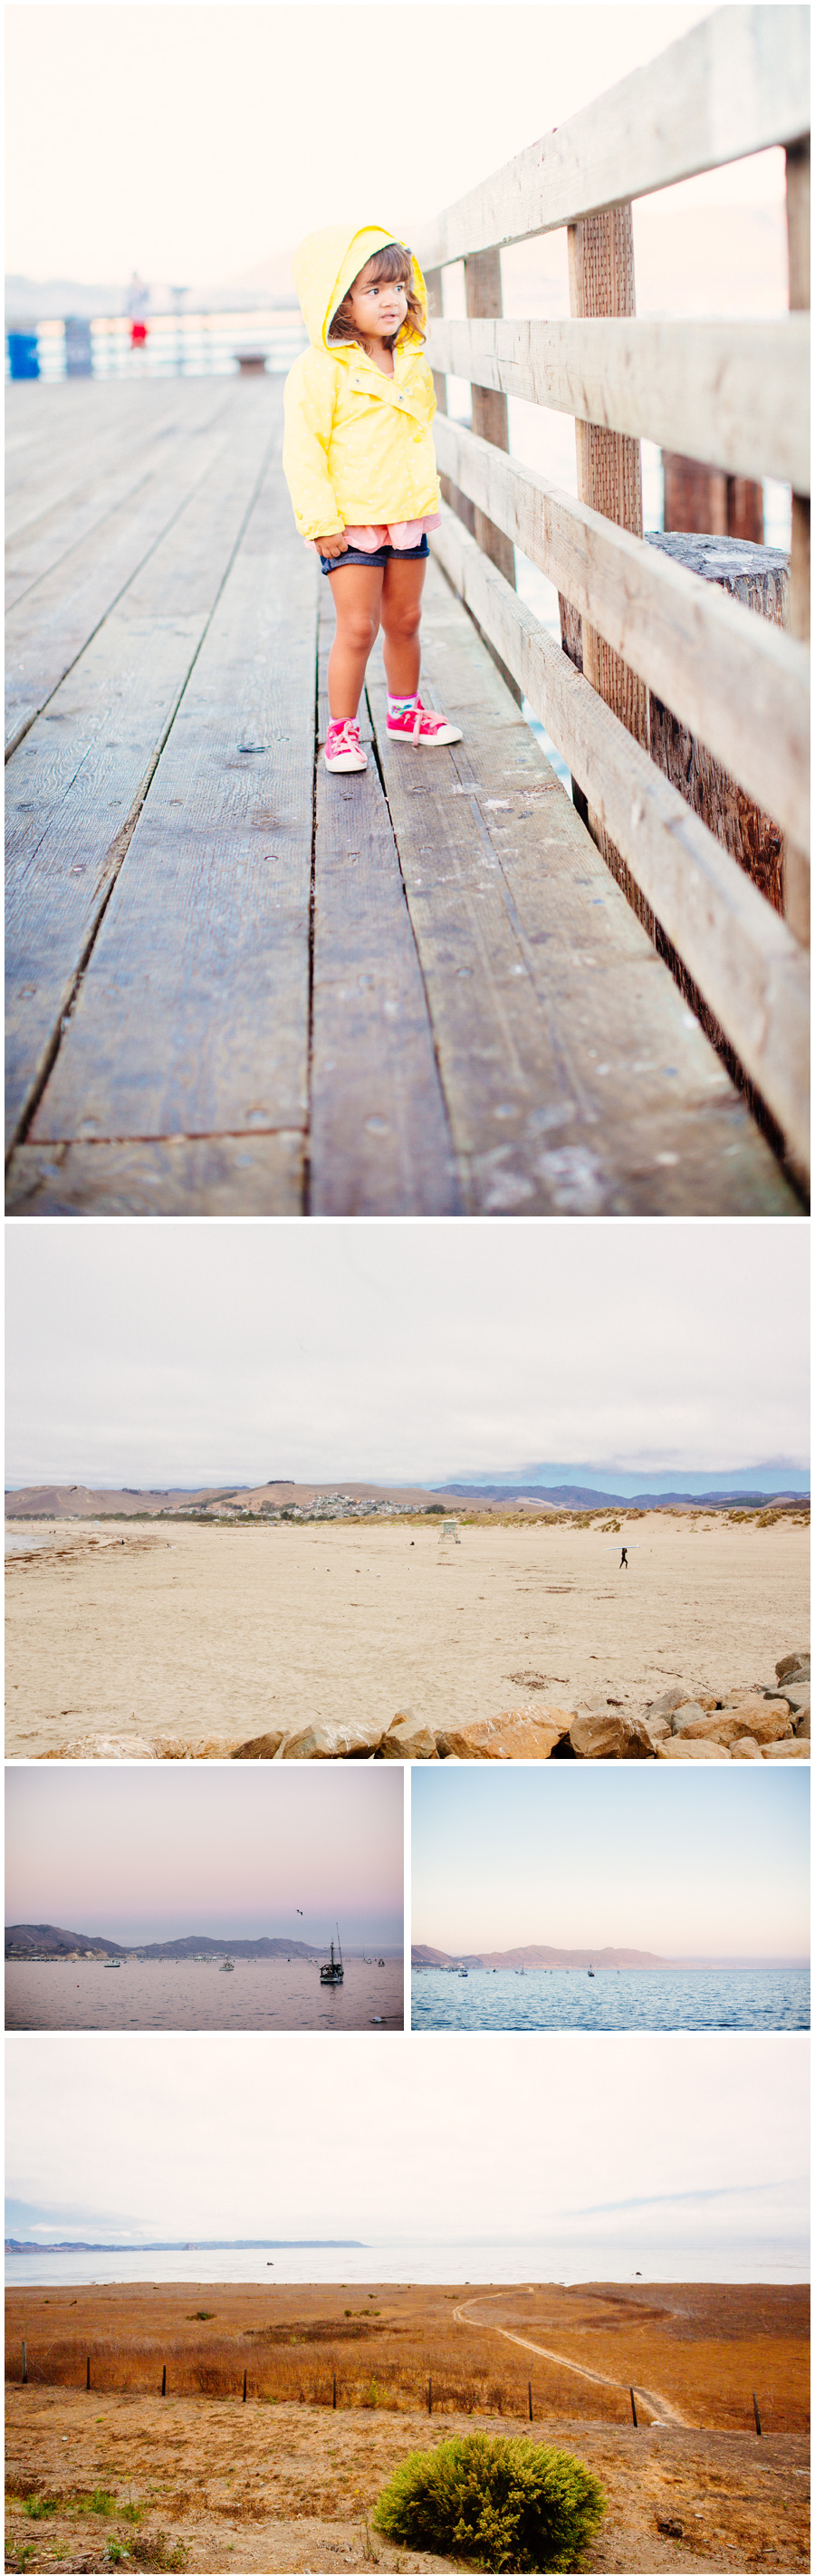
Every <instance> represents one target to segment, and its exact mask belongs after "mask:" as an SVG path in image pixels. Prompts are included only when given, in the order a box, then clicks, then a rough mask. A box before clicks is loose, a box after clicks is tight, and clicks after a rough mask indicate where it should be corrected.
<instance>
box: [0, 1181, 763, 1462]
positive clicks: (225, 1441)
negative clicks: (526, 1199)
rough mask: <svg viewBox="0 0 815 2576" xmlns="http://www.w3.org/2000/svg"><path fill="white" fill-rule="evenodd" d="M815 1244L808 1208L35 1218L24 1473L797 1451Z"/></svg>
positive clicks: (22, 1231)
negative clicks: (777, 1212)
mask: <svg viewBox="0 0 815 2576" xmlns="http://www.w3.org/2000/svg"><path fill="white" fill-rule="evenodd" d="M808 1247H809V1230H808V1226H807V1224H806V1222H805V1221H804V1220H803V1219H802V1220H801V1222H800V1224H799V1223H798V1222H797V1221H796V1220H792V1221H790V1222H788V1223H787V1224H786V1225H785V1226H784V1227H783V1228H778V1227H776V1226H768V1225H763V1224H759V1223H751V1222H749V1221H744V1222H742V1221H741V1220H733V1219H731V1220H728V1221H726V1222H722V1223H720V1222H718V1221H716V1220H713V1221H710V1222H701V1223H685V1222H683V1223H682V1224H671V1223H667V1222H665V1221H663V1220H655V1221H649V1220H642V1221H639V1222H636V1221H634V1222H627V1221H623V1222H619V1223H612V1222H608V1221H607V1220H606V1219H602V1218H601V1219H598V1220H597V1221H596V1222H595V1221H594V1220H591V1219H588V1220H581V1221H580V1222H577V1221H576V1220H575V1219H574V1218H571V1217H567V1218H565V1219H563V1220H562V1221H553V1220H551V1219H548V1220H547V1221H546V1222H545V1223H542V1222H539V1221H537V1220H535V1219H532V1220H531V1221H524V1220H522V1219H521V1220H512V1221H511V1222H505V1223H502V1222H500V1221H493V1222H492V1223H491V1224H489V1225H485V1224H483V1223H479V1222H476V1221H473V1222H472V1223H471V1222H470V1221H469V1220H466V1219H452V1220H448V1221H444V1220H439V1221H436V1220H430V1219H425V1220H424V1221H423V1223H422V1224H421V1225H414V1224H411V1223H408V1222H406V1223H398V1222H395V1223H390V1222H384V1221H383V1222H376V1221H372V1222H367V1221H365V1222H360V1221H359V1220H356V1219H353V1220H349V1221H348V1222H345V1221H344V1220H343V1221H338V1222H334V1223H331V1222H320V1221H317V1220H312V1221H311V1222H310V1223H309V1224H308V1225H303V1224H302V1223H301V1221H300V1220H299V1219H296V1220H294V1221H293V1222H292V1223H290V1224H287V1223H274V1224H265V1223H263V1222H261V1223H256V1224H252V1223H243V1222H242V1221H239V1222H234V1223H228V1222H227V1223H222V1224H219V1225H217V1226H214V1225H212V1224H210V1223H208V1222H207V1221H206V1220H201V1221H197V1220H191V1221H188V1222H186V1223H185V1222H176V1221H175V1220H169V1221H163V1222H162V1223H160V1224H154V1225H150V1224H142V1225H138V1224H137V1225H133V1224H131V1223H128V1222H127V1221H126V1220H124V1221H121V1222H119V1221H116V1220H114V1221H112V1222H111V1221H108V1222H95V1221H93V1220H86V1221H85V1222H84V1223H83V1224H81V1225H66V1224H65V1223H64V1222H63V1221H60V1220H56V1221H54V1222H53V1223H52V1222H51V1221H50V1220H40V1221H39V1222H37V1223H34V1222H20V1223H17V1224H15V1225H14V1226H11V1227H9V1228H8V1229H7V1246H6V1268H7V1336H8V1410H7V1429H8V1460H7V1473H8V1482H9V1483H10V1484H12V1485H21V1484H29V1483H42V1482H50V1481H54V1482H56V1483H60V1484H81V1483H88V1484H99V1485H117V1484H126V1485H132V1486H139V1485H150V1486H163V1485H171V1484H174V1483H178V1484H180V1485H182V1486H194V1485H196V1484H198V1483H214V1484H225V1483H230V1482H233V1481H234V1482H236V1483H237V1482H241V1483H255V1482H260V1481H261V1480H263V1479H264V1478H268V1477H277V1476H290V1477H294V1478H305V1479H314V1480H315V1481H318V1482H325V1481H329V1482H331V1481H333V1480H335V1479H337V1478H346V1479H348V1480H353V1479H356V1480H358V1481H377V1480H381V1481H397V1482H398V1481H400V1480H402V1479H404V1480H406V1481H409V1480H415V1481H417V1482H422V1481H423V1480H426V1479H427V1480H434V1481H436V1482H439V1481H441V1480H442V1479H443V1478H445V1477H448V1476H449V1477H454V1476H456V1475H457V1474H459V1473H489V1472H491V1471H493V1472H494V1471H497V1470H500V1469H509V1468H514V1467H515V1466H517V1467H518V1468H519V1469H520V1470H523V1469H525V1468H526V1467H527V1466H528V1465H529V1463H530V1462H532V1461H535V1460H546V1459H549V1460H555V1461H563V1462H570V1463H572V1464H573V1465H574V1464H576V1465H578V1466H579V1464H580V1462H581V1461H583V1462H592V1464H593V1466H594V1468H595V1469H598V1468H604V1469H606V1470H608V1471H611V1470H613V1468H614V1467H615V1466H616V1467H618V1468H620V1469H630V1470H632V1471H637V1470H639V1471H643V1472H645V1471H647V1472H650V1471H652V1470H660V1471H663V1470H668V1471H670V1473H671V1474H673V1473H675V1474H676V1475H677V1477H679V1476H681V1473H682V1470H683V1469H686V1470H690V1469H691V1468H696V1469H700V1470H703V1471H710V1473H711V1474H719V1473H722V1472H726V1471H727V1470H731V1471H735V1470H738V1469H744V1468H749V1467H751V1466H755V1465H757V1464H759V1463H760V1462H761V1461H762V1460H773V1461H781V1462H787V1464H788V1465H789V1467H790V1469H791V1470H792V1469H794V1468H795V1467H798V1468H802V1467H803V1466H804V1464H805V1461H806V1458H807V1426H808V1399H807V1365H808V1358H807V1340H808Z"/></svg>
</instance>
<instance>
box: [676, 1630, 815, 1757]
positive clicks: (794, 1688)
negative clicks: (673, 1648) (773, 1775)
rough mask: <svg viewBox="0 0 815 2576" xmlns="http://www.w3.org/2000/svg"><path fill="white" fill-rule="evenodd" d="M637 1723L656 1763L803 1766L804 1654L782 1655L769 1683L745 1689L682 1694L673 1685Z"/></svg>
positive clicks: (806, 1738) (806, 1719)
mask: <svg viewBox="0 0 815 2576" xmlns="http://www.w3.org/2000/svg"><path fill="white" fill-rule="evenodd" d="M643 1723H644V1725H645V1728H646V1731H647V1733H648V1734H649V1735H650V1737H651V1739H652V1742H653V1746H654V1751H655V1753H656V1755H657V1758H658V1760H660V1761H662V1762H682V1761H691V1760H693V1761H708V1762H711V1761H719V1762H721V1761H722V1760H730V1761H733V1762H762V1761H763V1762H788V1761H801V1762H807V1761H808V1760H809V1750H810V1661H809V1654H808V1653H806V1652H804V1651H803V1650H799V1651H798V1652H797V1653H793V1654H789V1655H782V1656H781V1657H780V1659H779V1661H778V1663H777V1664H776V1667H775V1680H774V1681H772V1682H768V1681H758V1682H755V1683H753V1685H752V1686H751V1687H750V1688H748V1689H741V1688H739V1689H735V1688H734V1689H731V1690H721V1689H720V1690H718V1691H716V1690H713V1689H710V1690H702V1689H697V1690H695V1691H693V1692H686V1691H685V1690H684V1689H683V1686H682V1684H681V1682H677V1683H674V1684H672V1685H671V1687H670V1689H669V1690H667V1691H664V1692H663V1694H662V1697H661V1698H660V1699H658V1700H652V1701H651V1702H650V1703H649V1705H648V1706H647V1707H646V1708H645V1709H644V1710H643Z"/></svg>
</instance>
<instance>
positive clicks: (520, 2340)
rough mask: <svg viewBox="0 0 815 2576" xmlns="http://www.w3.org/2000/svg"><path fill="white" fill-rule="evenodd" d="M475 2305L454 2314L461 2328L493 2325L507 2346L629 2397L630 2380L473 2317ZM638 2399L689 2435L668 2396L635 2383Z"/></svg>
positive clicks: (656, 2420)
mask: <svg viewBox="0 0 815 2576" xmlns="http://www.w3.org/2000/svg"><path fill="white" fill-rule="evenodd" d="M498 2295H499V2296H500V2297H501V2298H505V2297H506V2291H505V2290H502V2291H500V2293H499V2294H498ZM475 2305H476V2302H475V2299H467V2300H465V2302H464V2305H463V2306H462V2307H460V2308H454V2309H453V2315H454V2317H455V2318H456V2319H457V2321H458V2323H459V2324H460V2325H463V2326H466V2325H485V2324H486V2325H488V2326H489V2328H490V2332H491V2333H492V2334H498V2335H503V2338H504V2342H505V2343H517V2344H520V2346H521V2350H522V2352H536V2353H539V2354H540V2357H541V2360H542V2361H554V2362H556V2363H557V2365H558V2368H559V2369H560V2370H573V2371H574V2372H575V2374H576V2376H577V2378H578V2379H593V2380H595V2381H596V2383H597V2386H598V2387H600V2388H619V2389H621V2390H622V2393H623V2395H624V2396H626V2397H627V2396H628V2393H629V2387H630V2385H631V2383H630V2382H629V2381H627V2380H624V2379H611V2378H609V2375H608V2372H607V2371H604V2370H589V2368H588V2364H587V2363H586V2362H583V2361H570V2360H569V2357H568V2354H567V2353H565V2352H553V2351H552V2349H551V2346H550V2345H549V2344H546V2343H530V2340H529V2336H528V2335H519V2334H513V2333H512V2332H511V2330H510V2328H509V2326H496V2325H493V2322H492V2318H491V2317H486V2318H484V2317H470V2316H469V2315H468V2313H467V2312H468V2309H470V2308H474V2307H475ZM481 2305H482V2306H485V2307H488V2306H489V2299H488V2298H487V2299H485V2300H482V2302H481ZM634 2397H635V2399H636V2400H637V2401H638V2403H639V2404H640V2405H642V2406H647V2407H648V2408H649V2409H650V2413H651V2416H652V2419H653V2421H654V2423H656V2424H682V2425H683V2426H684V2428H685V2431H686V2432H689V2431H690V2429H691V2427H690V2424H689V2421H688V2417H687V2415H680V2413H679V2409H678V2407H677V2406H671V2404H670V2402H669V2400H668V2398H667V2397H659V2396H657V2395H656V2394H655V2393H654V2392H653V2390H651V2389H650V2388H638V2387H637V2386H636V2384H634Z"/></svg>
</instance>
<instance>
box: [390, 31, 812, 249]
mask: <svg viewBox="0 0 815 2576" xmlns="http://www.w3.org/2000/svg"><path fill="white" fill-rule="evenodd" d="M808 102H809V11H808V9H803V8H787V7H780V8H775V7H772V8H739V7H735V8H724V9H717V10H715V11H714V12H713V14H712V16H711V17H709V18H705V19H703V21H702V24H701V26H698V27H693V28H691V30H690V32H689V34H688V35H686V36H680V37H679V39H678V41H677V42H676V43H675V44H673V45H668V46H666V49H665V52H664V53H662V54H658V55H657V58H656V61H655V62H652V63H646V64H644V65H643V66H642V68H641V69H639V70H638V71H635V72H629V73H628V74H627V75H626V78H625V79H624V80H622V81H619V82H618V83H617V85H616V87H615V88H614V89H611V90H606V91H605V93H604V94H603V95H602V96H601V97H600V98H597V99H593V100H592V103H591V106H590V107H585V108H581V109H580V111H579V113H578V114H577V115H576V116H572V117H569V118H568V119H567V122H566V124H565V125H561V126H558V127H556V128H555V129H554V130H553V132H552V133H550V134H545V135H544V136H543V137H542V138H541V141H540V142H539V143H531V144H530V145H529V146H528V148H527V150H526V151H525V152H519V153H518V154H517V156H516V158H515V159H514V160H512V161H508V162H506V163H505V164H504V166H503V168H502V169H500V170H496V171H495V173H494V174H493V175H492V176H491V177H490V178H489V179H487V180H485V181H484V182H483V184H482V185H481V186H480V187H478V188H473V189H471V190H470V192H469V194H468V195H467V196H466V197H462V198H460V199H459V201H458V203H457V204H456V205H454V206H449V207H447V209H446V211H445V212H444V214H442V215H439V216H438V217H437V220H436V222H435V224H434V225H433V226H432V227H429V228H428V233H427V237H426V238H425V237H424V236H423V237H422V242H421V245H420V257H421V259H422V264H423V266H424V267H425V268H429V267H432V268H441V267H444V266H445V265H446V263H447V262H448V261H449V260H454V259H465V258H466V257H467V254H468V253H469V252H471V251H480V250H491V249H493V248H494V247H495V246H500V245H501V244H502V243H508V242H513V241H523V240H525V239H526V237H527V235H528V234H530V233H545V232H552V231H554V230H555V229H556V228H557V227H558V226H559V225H561V224H569V223H575V222H576V221H577V219H578V217H580V216H583V215H592V214H596V213H598V211H599V210H600V208H601V207H604V206H614V205H618V204H621V203H622V202H623V201H624V200H625V198H627V197H644V196H650V194H651V192H652V191H653V190H656V189H660V188H669V187H672V186H673V185H674V183H675V182H676V181H677V180H678V179H690V178H692V177H693V176H694V174H695V173H696V172H698V171H700V170H717V169H719V168H721V167H722V165H723V164H724V163H726V162H729V161H739V160H741V159H742V158H744V157H745V156H746V155H747V154H748V153H752V152H763V151H766V150H767V149H768V148H769V147H770V146H771V145H772V144H778V143H789V142H791V141H793V140H794V139H795V138H796V137H797V136H798V135H800V134H801V133H805V132H806V131H807V127H808V121H809V119H808Z"/></svg>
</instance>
